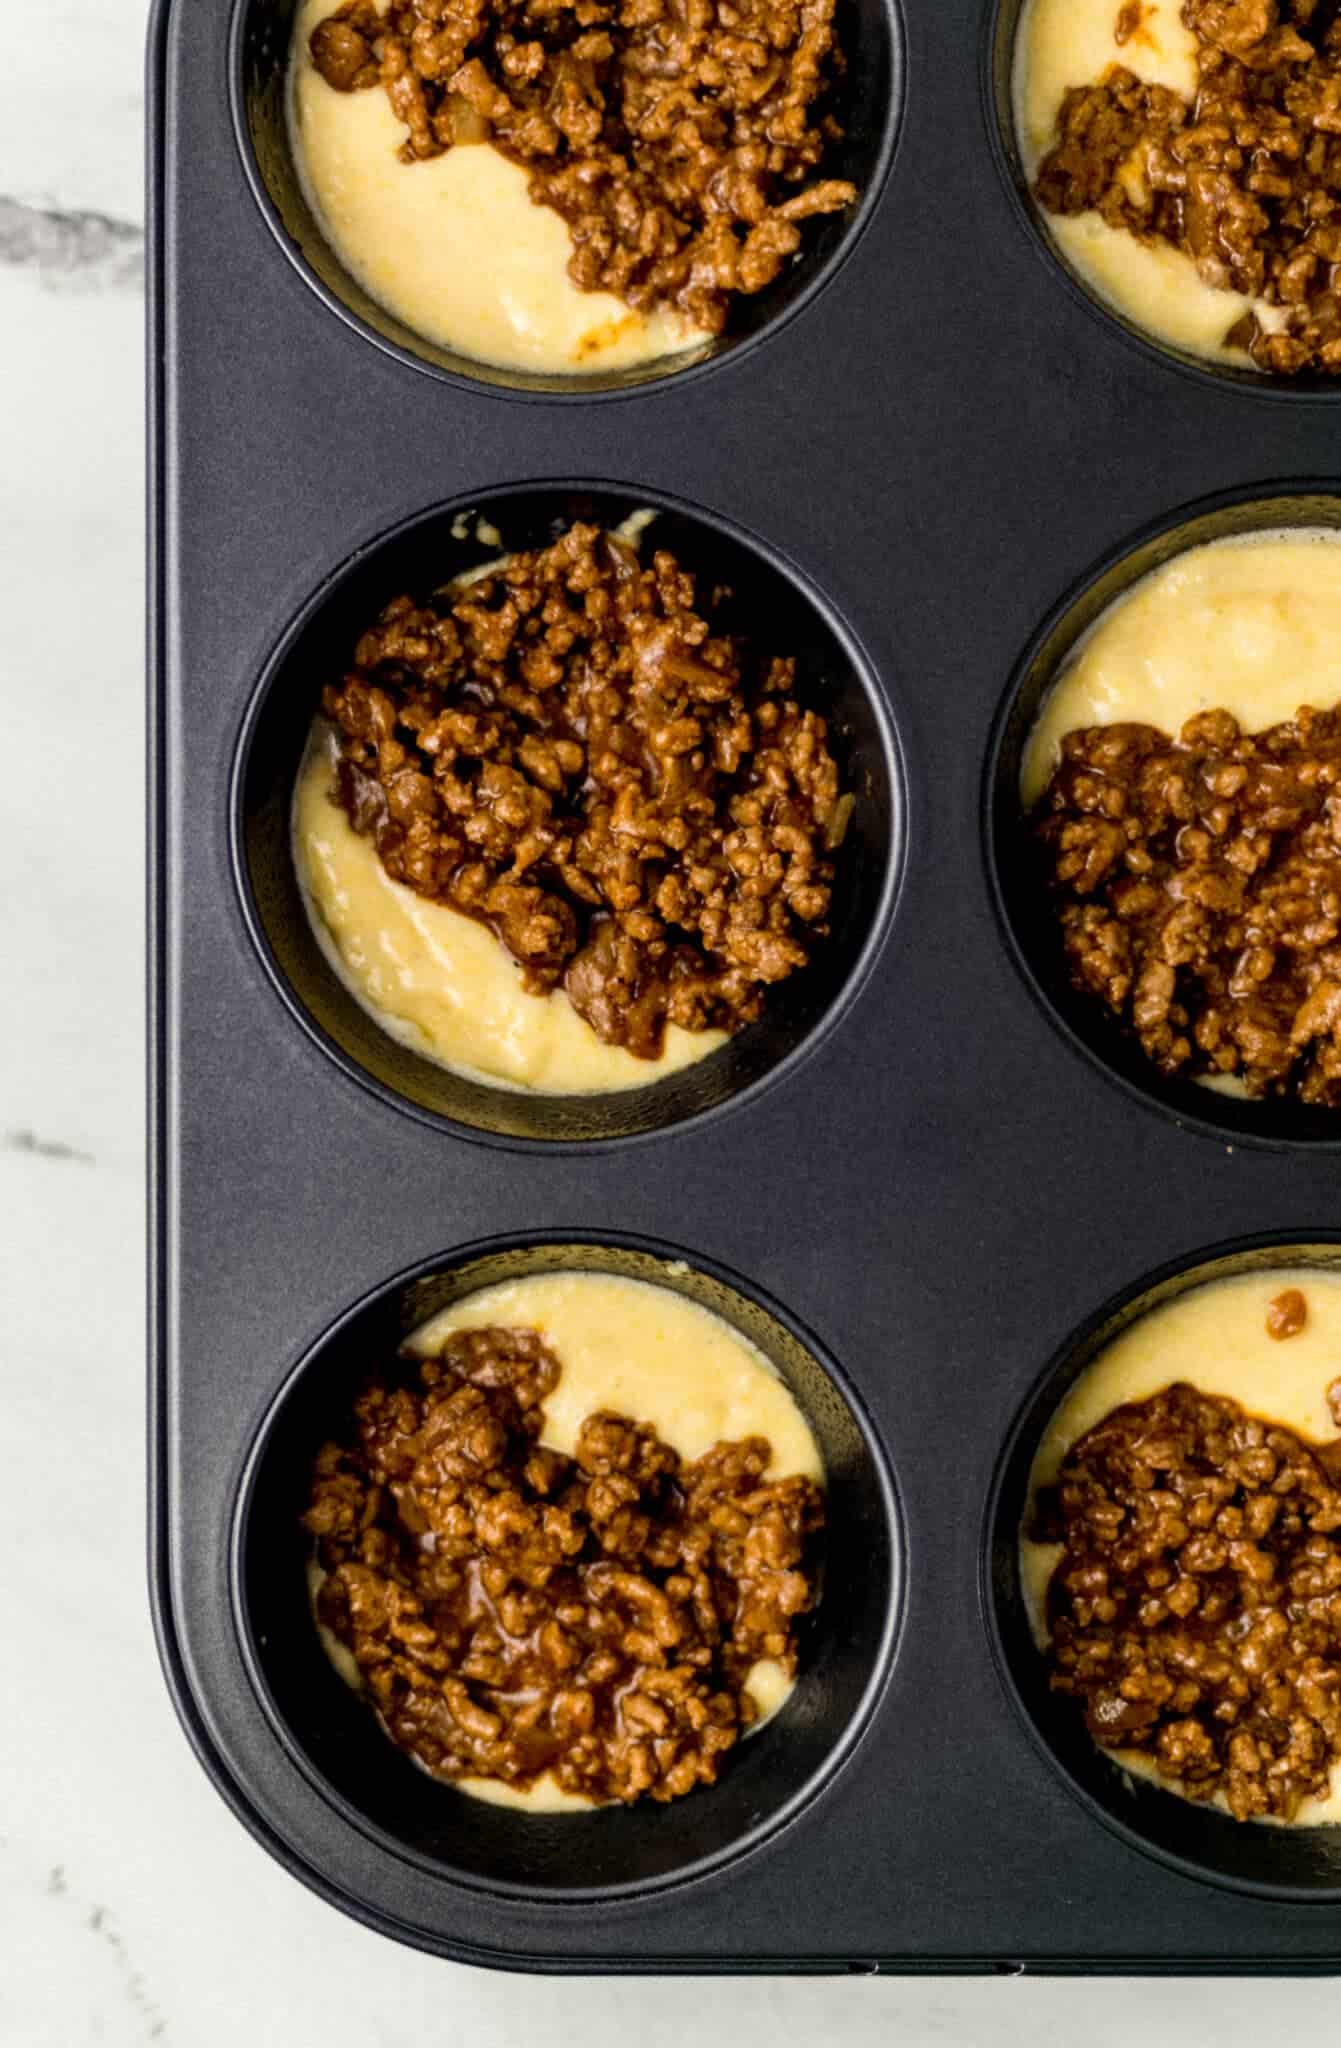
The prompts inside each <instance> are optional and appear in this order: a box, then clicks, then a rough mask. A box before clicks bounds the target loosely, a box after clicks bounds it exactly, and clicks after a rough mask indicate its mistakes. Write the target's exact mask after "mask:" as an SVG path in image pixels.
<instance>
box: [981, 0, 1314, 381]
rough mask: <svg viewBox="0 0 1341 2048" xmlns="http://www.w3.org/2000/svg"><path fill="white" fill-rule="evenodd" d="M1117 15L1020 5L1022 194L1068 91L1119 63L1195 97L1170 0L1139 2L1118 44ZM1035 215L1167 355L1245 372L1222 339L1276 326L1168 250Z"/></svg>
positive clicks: (1110, 1)
mask: <svg viewBox="0 0 1341 2048" xmlns="http://www.w3.org/2000/svg"><path fill="white" fill-rule="evenodd" d="M1126 11H1127V10H1125V9H1123V8H1122V6H1121V0H1025V5H1024V8H1023V10H1022V12H1021V16H1020V25H1019V29H1018V31H1017V34H1016V41H1015V66H1014V80H1013V85H1014V102H1015V134H1016V140H1017V143H1018V146H1019V151H1020V158H1021V163H1022V165H1023V169H1024V173H1025V176H1026V178H1027V180H1028V182H1029V185H1030V188H1031V189H1032V187H1033V184H1034V181H1035V178H1036V177H1037V175H1038V169H1039V165H1040V163H1041V162H1042V160H1043V158H1044V157H1045V156H1046V154H1047V152H1048V150H1049V149H1050V148H1051V146H1052V144H1053V142H1054V140H1055V130H1056V121H1057V110H1058V108H1059V107H1060V105H1061V102H1062V98H1063V96H1064V94H1065V93H1066V92H1067V91H1068V89H1069V88H1070V87H1072V86H1079V85H1089V84H1091V83H1092V82H1093V81H1095V80H1096V79H1098V78H1100V77H1101V76H1102V75H1103V73H1104V72H1105V71H1106V70H1107V69H1108V68H1109V66H1110V65H1114V64H1121V65H1122V66H1123V67H1124V68H1125V69H1126V70H1128V71H1132V72H1134V73H1135V74H1136V76H1137V77H1138V78H1140V79H1142V80H1145V81H1146V82H1148V83H1150V84H1152V85H1163V86H1167V87H1169V89H1170V90H1171V91H1174V92H1177V93H1181V94H1182V95H1183V96H1184V97H1185V98H1187V99H1191V98H1192V97H1193V96H1194V94H1195V92H1196V87H1197V65H1196V51H1197V41H1196V37H1195V36H1194V35H1193V34H1192V31H1191V30H1190V29H1189V28H1187V27H1185V25H1184V23H1183V20H1182V15H1181V10H1180V5H1179V0H1140V4H1139V5H1138V8H1137V14H1138V17H1139V18H1138V22H1137V26H1136V27H1135V29H1134V30H1133V32H1132V33H1130V34H1129V35H1128V36H1127V39H1126V40H1125V41H1124V42H1122V43H1119V42H1118V39H1117V31H1118V23H1119V16H1120V14H1123V13H1126ZM1042 218H1043V220H1044V221H1045V222H1046V225H1047V231H1048V234H1049V235H1050V236H1051V238H1052V240H1053V242H1054V243H1055V244H1056V246H1057V248H1058V250H1059V251H1060V253H1061V254H1062V255H1063V256H1064V257H1065V259H1066V261H1067V262H1068V263H1069V264H1070V266H1071V268H1072V269H1073V270H1075V271H1076V272H1077V273H1078V275H1079V276H1080V277H1081V278H1082V279H1083V281H1084V282H1085V283H1086V284H1088V285H1089V286H1090V287H1091V289H1092V290H1093V291H1095V292H1096V293H1097V294H1098V296H1099V297H1100V298H1101V299H1104V300H1106V301H1107V303H1108V304H1109V305H1111V306H1112V307H1114V308H1115V310H1116V311H1118V312H1120V313H1125V314H1126V315H1127V317H1128V318H1129V319H1131V320H1133V321H1135V322H1136V324H1137V325H1138V326H1140V327H1143V328H1145V329H1146V330H1147V332H1149V333H1150V334H1153V335H1154V336H1156V337H1157V338H1158V339H1159V340H1161V341H1166V342H1168V343H1170V344H1171V346H1173V347H1174V348H1180V349H1185V350H1186V351H1187V352H1188V353H1189V354H1192V355H1197V356H1205V357H1208V358H1209V359H1211V360H1212V361H1215V362H1221V363H1226V364H1232V365H1234V366H1236V367H1238V368H1240V369H1250V368H1251V367H1252V362H1251V358H1250V356H1249V354H1248V352H1247V350H1246V349H1245V348H1240V347H1237V346H1235V347H1230V346H1229V345H1228V344H1227V343H1226V341H1225V336H1226V335H1227V334H1228V333H1229V331H1230V329H1231V328H1232V327H1233V326H1234V324H1235V322H1236V321H1237V320H1239V319H1241V318H1242V316H1243V315H1244V314H1245V313H1248V312H1252V313H1255V314H1256V316H1257V318H1258V320H1259V322H1260V323H1261V325H1262V326H1263V327H1264V328H1273V327H1276V326H1278V325H1279V324H1280V320H1281V312H1280V309H1279V308H1278V307H1275V306H1270V305H1267V304H1266V302H1265V301H1264V300H1261V299H1250V298H1246V297H1244V296H1243V295H1242V294H1241V293H1239V292H1234V291H1221V290H1218V289H1216V288H1214V287H1212V286H1209V285H1205V284H1203V283H1202V281H1201V279H1200V277H1199V276H1198V275H1197V268H1196V264H1195V263H1194V262H1193V260H1192V258H1191V257H1190V256H1188V255H1186V254H1185V253H1184V252H1183V250H1181V249H1178V248H1175V247H1174V246H1173V245H1172V244H1171V243H1168V242H1142V241H1138V240H1137V238H1136V237H1135V236H1134V235H1131V234H1128V233H1126V232H1125V231H1124V230H1122V229H1119V228H1114V227H1110V226H1109V225H1108V223H1107V222H1106V221H1105V220H1102V219H1101V218H1100V216H1099V215H1098V213H1095V212H1089V213H1081V214H1075V215H1071V216H1063V215H1056V214H1050V213H1044V214H1043V215H1042Z"/></svg>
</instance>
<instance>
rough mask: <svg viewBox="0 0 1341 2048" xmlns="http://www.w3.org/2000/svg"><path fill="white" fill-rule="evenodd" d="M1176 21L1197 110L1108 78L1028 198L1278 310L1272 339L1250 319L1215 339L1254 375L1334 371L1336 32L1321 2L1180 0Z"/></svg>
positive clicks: (1339, 320) (1079, 112) (1338, 319)
mask: <svg viewBox="0 0 1341 2048" xmlns="http://www.w3.org/2000/svg"><path fill="white" fill-rule="evenodd" d="M1132 6H1133V0H1128V4H1127V5H1126V6H1124V7H1123V9H1122V11H1121V13H1120V15H1119V17H1118V28H1119V31H1125V34H1122V33H1120V34H1119V41H1122V40H1126V39H1127V38H1129V37H1130V36H1131V35H1132V34H1133V33H1135V32H1136V29H1137V28H1138V27H1139V21H1140V16H1141V8H1140V5H1139V0H1137V4H1136V12H1135V17H1133V13H1132ZM1182 19H1183V20H1184V22H1185V23H1186V24H1187V26H1188V28H1189V29H1191V30H1192V32H1193V33H1194V35H1195V36H1196V38H1197V45H1198V49H1197V72H1198V84H1197V94H1196V98H1195V100H1194V101H1192V102H1191V103H1189V102H1188V101H1187V100H1185V99H1184V98H1183V97H1182V95H1181V94H1180V93H1176V92H1173V91H1171V90H1170V89H1169V88H1168V87H1167V86H1162V85H1150V84H1146V83H1144V82H1143V81H1142V80H1141V79H1139V78H1137V77H1136V76H1135V75H1134V74H1133V73H1132V72H1131V71H1128V70H1127V69H1126V67H1125V66H1123V65H1118V64H1115V65H1111V66H1110V67H1109V69H1108V70H1107V71H1106V72H1105V73H1104V75H1103V77H1102V78H1100V79H1099V80H1098V81H1097V82H1095V83H1094V84H1092V85H1081V86H1077V87H1074V88H1073V89H1072V90H1071V91H1070V92H1068V93H1067V94H1066V95H1065V97H1064V99H1063V101H1062V104H1061V108H1060V110H1059V113H1058V118H1057V141H1056V144H1055V146H1054V147H1053V149H1052V150H1051V152H1050V153H1049V154H1048V156H1047V157H1046V158H1045V159H1044V161H1043V164H1042V166H1041V167H1040V170H1039V175H1038V181H1037V192H1038V197H1039V199H1040V201H1041V202H1042V204H1043V205H1044V206H1045V207H1047V208H1048V210H1049V211H1050V212H1052V213H1059V214H1075V213H1083V212H1086V211H1087V210H1088V209H1090V208H1095V209H1097V211H1098V212H1099V213H1100V214H1102V216H1103V218H1104V219H1105V220H1106V221H1107V222H1108V223H1109V225H1110V226H1111V227H1116V228H1125V229H1126V230H1127V231H1128V232H1129V233H1131V234H1133V235H1136V236H1138V237H1139V238H1140V239H1141V240H1143V241H1150V240H1154V239H1159V240H1162V241H1165V242H1171V243H1173V245H1174V246H1175V248H1178V249H1182V250H1184V251H1185V252H1186V253H1187V254H1188V255H1189V256H1191V257H1192V258H1193V260H1194V261H1195V263H1196V266H1197V270H1198V272H1199V274H1200V276H1201V278H1202V279H1203V281H1204V282H1205V283H1207V284H1209V285H1215V286H1219V287H1222V288H1224V289H1226V290H1231V291H1236V292H1243V293H1246V294H1248V295H1249V296H1251V297H1255V298H1262V299H1265V300H1266V301H1267V302H1268V303H1269V304H1270V305H1272V306H1275V307H1279V308H1280V309H1281V316H1282V323H1283V324H1281V325H1280V327H1279V329H1278V330H1277V329H1276V326H1275V323H1274V322H1273V323H1272V331H1270V332H1268V331H1267V330H1266V328H1265V327H1264V325H1262V324H1260V323H1259V322H1258V320H1257V319H1256V318H1255V317H1254V316H1253V315H1252V314H1248V315H1247V316H1245V317H1244V319H1242V320H1240V321H1238V322H1236V323H1235V324H1234V326H1233V327H1232V328H1231V330H1230V332H1229V334H1228V335H1227V337H1226V339H1228V340H1230V341H1233V342H1235V343H1238V344H1239V345H1241V346H1243V347H1245V348H1247V349H1248V350H1249V351H1250V352H1251V354H1252V356H1253V358H1254V360H1255V361H1256V362H1257V364H1258V365H1259V367H1260V368H1262V369H1264V370H1270V371H1277V372H1283V373H1286V374H1290V373H1294V372H1297V371H1300V370H1315V371H1324V372H1329V373H1335V372H1337V371H1341V290H1339V289H1338V284H1339V283H1341V273H1339V272H1338V269H1337V265H1338V264H1341V19H1338V16H1337V11H1336V8H1335V7H1334V6H1333V5H1331V4H1329V0H1282V4H1277V0H1184V5H1183V9H1182Z"/></svg>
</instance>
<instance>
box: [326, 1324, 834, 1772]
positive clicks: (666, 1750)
mask: <svg viewBox="0 0 1341 2048" xmlns="http://www.w3.org/2000/svg"><path fill="white" fill-rule="evenodd" d="M560 1371H561V1367H560V1363H559V1360H558V1359H557V1358H556V1357H555V1355H554V1353H553V1352H552V1351H551V1350H550V1349H549V1348H548V1347H547V1346H546V1344H545V1343H544V1342H543V1340H542V1339H541V1338H540V1337H539V1336H538V1335H537V1333H536V1332H535V1331H533V1330H524V1329H500V1328H497V1327H491V1328H486V1329H482V1330H469V1331H460V1332H458V1333H457V1334H456V1335H454V1336H452V1337H451V1338H450V1339H449V1340H448V1343H447V1346H446V1349H445V1351H444V1352H443V1354H442V1356H441V1357H440V1358H437V1359H432V1360H429V1361H427V1362H425V1363H424V1364H422V1365H421V1366H420V1368H419V1372H418V1379H417V1383H415V1384H408V1385H407V1384H394V1385H374V1386H371V1387H369V1388H368V1389H366V1391H365V1392H364V1393H363V1394H362V1395H361V1396H360V1397H359V1398H358V1400H357V1401H356V1403H355V1407H354V1429H353V1434H352V1437H351V1438H350V1440H349V1441H347V1442H345V1443H341V1444H336V1443H329V1444H327V1445H326V1446H325V1447H324V1448H323V1449H322V1451H321V1452H320V1453H319V1455H318V1458H317V1461H316V1466H315V1471H314V1475H313V1480H312V1491H311V1500H310V1504H309V1506H308V1509H307V1513H306V1516H305V1518H304V1519H305V1523H306V1526H307V1528H308V1530H309V1531H310V1532H311V1534H312V1535H313V1536H314V1537H315V1539H316V1541H317V1554H318V1558H319V1562H320V1564H321V1566H322V1567H323V1569H324V1571H325V1573H326V1574H327V1576H326V1577H325V1579H324V1581H323V1583H322V1585H321V1589H320V1592H319V1594H318V1613H319V1616H320V1619H321V1620H322V1621H323V1622H324V1623H325V1624H326V1626H327V1627H328V1628H330V1629H331V1630H332V1631H333V1632H334V1634H335V1635H336V1636H337V1637H338V1638H339V1640H340V1641H341V1642H342V1643H343V1644H345V1645H346V1647H347V1648H348V1649H349V1650H350V1652H351V1653H352V1654H353V1656H354V1658H355V1660H356V1662H357V1664H358V1667H359V1670H360V1672H361V1673H362V1675H363V1680H364V1683H365V1685H366V1687H367V1690H368V1692H369V1694H370V1696H371V1698H372V1701H373V1703H374V1705H375V1707H376V1709H377V1712H378V1714H379V1715H380V1717H381V1720H382V1722H383V1724H384V1726H385V1727H386V1729H387V1731H388V1733H389V1734H390V1735H391V1737H392V1739H393V1740H394V1741H395V1742H397V1743H398V1744H400V1745H401V1747H402V1748H404V1749H407V1750H409V1751H410V1752H411V1753H412V1754H413V1755H414V1756H415V1757H416V1758H417V1759H418V1761H419V1762H420V1763H421V1764H423V1765H424V1766H425V1767H426V1768H427V1769H428V1770H430V1771H432V1772H434V1773H435V1774H436V1775H438V1776H440V1777H444V1778H449V1779H451V1778H462V1777H482V1778H495V1779H501V1780H502V1781H503V1782H504V1783H505V1784H508V1785H512V1786H516V1787H521V1788H524V1787H526V1786H528V1785H530V1784H532V1783H533V1782H534V1780H535V1779H536V1778H537V1777H539V1776H540V1775H541V1774H542V1773H545V1772H548V1773H549V1774H550V1775H551V1776H552V1777H553V1779H554V1780H555V1782H556V1783H557V1784H558V1785H559V1786H560V1787H561V1788H562V1789H563V1790H565V1791H567V1792H572V1793H577V1794H580V1795H583V1796H586V1797H588V1798H591V1799H593V1800H595V1801H598V1802H602V1801H609V1800H624V1801H631V1800H635V1799H638V1798H641V1797H642V1796H643V1795H644V1794H646V1795H647V1796H649V1797H650V1798H652V1799H657V1800H663V1801H664V1800H669V1799H676V1798H678V1797H680V1795H681V1794H682V1793H685V1792H689V1791H691V1790H692V1789H693V1787H694V1786H696V1785H706V1784H711V1783H712V1782H713V1780H714V1779H715V1778H716V1777H717V1774H718V1771H719V1770H720V1768H721V1761H722V1758H723V1756H724V1755H725V1753H726V1752H727V1750H729V1749H730V1748H731V1747H732V1746H733V1744H734V1743H735V1742H736V1741H737V1740H738V1739H739V1738H740V1736H741V1735H742V1734H743V1733H744V1732H745V1730H746V1729H748V1728H749V1727H750V1725H751V1723H752V1722H753V1721H754V1720H755V1718H756V1712H757V1710H756V1708H755V1704H754V1701H753V1699H752V1698H751V1696H750V1694H749V1692H748V1691H747V1690H746V1689H745V1682H746V1679H747V1677H748V1675H749V1673H750V1670H751V1668H752V1667H753V1666H754V1665H755V1664H756V1663H758V1662H759V1661H760V1660H762V1659H769V1660H772V1661H773V1662H775V1663H777V1664H779V1665H780V1666H781V1667H782V1668H783V1670H784V1671H785V1672H786V1673H787V1674H788V1675H789V1676H790V1675H792V1674H794V1672H795V1669H796V1645H795V1640H794V1628H795V1623H796V1620H797V1617H798V1616H799V1615H802V1614H804V1613H805V1612H806V1611H807V1609H808V1608H809V1607H810V1606H811V1604H812V1602H813V1600H814V1597H815V1579H814V1572H813V1564H812V1553H813V1539H814V1538H815V1536H816V1534H817V1532H818V1530H819V1529H820V1527H821V1525H822V1523H823V1519H824V1497H823V1494H822V1492H821V1490H820V1488H819V1487H818V1486H817V1485H816V1484H815V1482H814V1481H813V1480H811V1479H807V1478H803V1477H799V1476H797V1477H792V1478H787V1479H781V1480H774V1481H766V1480H765V1478H764V1476H763V1475H764V1473H765V1471H766V1470H767V1467H768V1463H769V1459H770V1456H771V1452H770V1448H769V1445H768V1443H767V1442H766V1441H765V1440H764V1439H763V1438H762V1437H747V1438H745V1439H743V1440H742V1441H740V1442H738V1443H719V1444H716V1445H715V1446H714V1447H713V1449H712V1450H710V1451H708V1452H706V1453H705V1454H704V1456H702V1457H700V1458H696V1459H694V1460H693V1461H692V1462H689V1463H685V1462H682V1461H681V1459H680V1458H679V1457H678V1456H677V1455H676V1453H675V1452H674V1451H673V1450H672V1449H671V1447H670V1446H669V1445H668V1444H665V1443H662V1442H661V1441H660V1440H659V1439H658V1437H657V1435H656V1433H655V1431H654V1430H653V1429H652V1428H651V1427H650V1426H649V1425H648V1424H646V1423H641V1422H633V1421H630V1420H629V1419H628V1418H627V1417H625V1416H622V1415H613V1414H609V1413H604V1412H601V1413H597V1414H593V1415H589V1416H588V1417H587V1419H586V1421H585V1422H584V1423H583V1425H582V1429H581V1433H580V1435H579V1438H578V1443H577V1454H576V1456H575V1457H573V1458H568V1457H564V1456H561V1455H560V1454H559V1453H558V1452H556V1451H552V1450H549V1449H547V1448H545V1447H544V1446H542V1445H541V1444H540V1443H539V1442H538V1438H539V1435H540V1431H541V1426H542V1419H543V1418H542V1410H543V1403H544V1400H545V1397H546V1395H547V1394H548V1393H550V1392H551V1390H552V1389H553V1388H554V1386H555V1385H556V1384H557V1382H558V1379H559V1375H560Z"/></svg>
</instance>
